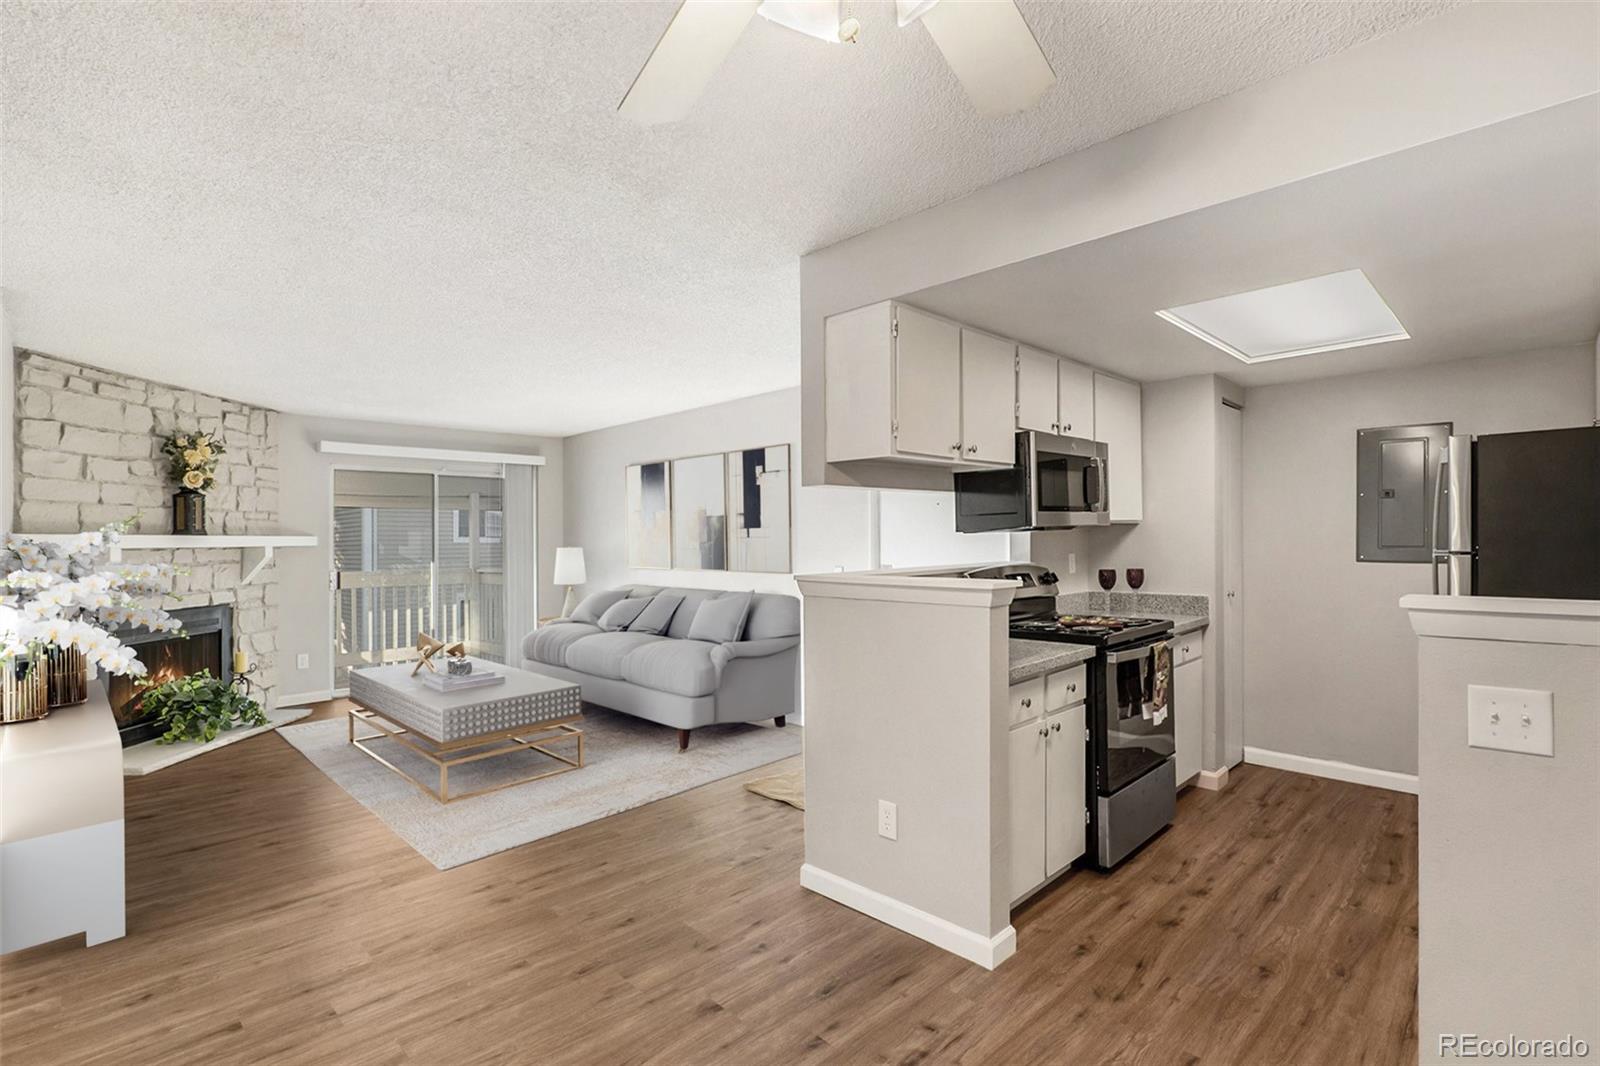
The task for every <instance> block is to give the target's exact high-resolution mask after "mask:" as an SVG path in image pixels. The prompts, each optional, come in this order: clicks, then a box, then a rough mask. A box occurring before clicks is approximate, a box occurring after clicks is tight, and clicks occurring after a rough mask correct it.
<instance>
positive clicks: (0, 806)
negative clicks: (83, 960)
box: [0, 684, 125, 953]
mask: <svg viewBox="0 0 1600 1066" xmlns="http://www.w3.org/2000/svg"><path fill="white" fill-rule="evenodd" d="M89 689H90V693H91V695H90V698H89V702H87V703H84V704H80V705H78V706H76V707H63V708H61V709H60V710H57V711H54V712H52V713H51V715H50V716H49V717H48V718H44V719H41V720H40V721H37V722H17V723H13V724H10V725H4V726H0V953H4V952H9V951H16V950H19V949H21V948H26V947H32V946H33V945H35V944H43V943H45V942H47V941H51V940H59V939H61V938H62V937H67V936H72V935H74V934H76V933H83V934H85V938H86V940H87V942H88V943H89V945H91V946H92V945H95V944H99V943H103V942H104V941H107V940H115V939H116V938H117V937H120V936H122V935H123V932H124V929H125V908H124V891H125V889H124V882H123V816H122V744H121V741H120V740H119V738H118V736H117V724H116V719H115V717H113V715H112V713H111V704H110V703H109V702H108V701H107V700H106V696H105V691H104V689H103V688H102V687H101V686H100V685H97V684H91V685H90V686H89Z"/></svg>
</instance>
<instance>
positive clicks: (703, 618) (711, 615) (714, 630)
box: [689, 592, 755, 644]
mask: <svg viewBox="0 0 1600 1066" xmlns="http://www.w3.org/2000/svg"><path fill="white" fill-rule="evenodd" d="M754 598H755V593H753V592H730V593H728V594H727V595H725V596H718V597H717V598H716V599H714V600H707V601H706V602H704V603H702V604H701V605H700V609H699V610H698V611H696V612H695V613H694V624H693V625H691V626H690V627H689V639H690V640H709V641H710V642H711V643H713V644H725V643H727V642H729V641H734V640H738V639H739V635H740V634H741V633H743V632H744V620H745V618H747V617H748V616H749V614H750V601H751V600H752V599H754Z"/></svg>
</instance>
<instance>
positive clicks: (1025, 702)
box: [1022, 696, 1033, 707]
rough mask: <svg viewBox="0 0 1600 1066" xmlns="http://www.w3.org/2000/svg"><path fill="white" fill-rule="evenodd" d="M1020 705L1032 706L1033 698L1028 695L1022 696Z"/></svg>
mask: <svg viewBox="0 0 1600 1066" xmlns="http://www.w3.org/2000/svg"><path fill="white" fill-rule="evenodd" d="M1022 706H1023V707H1032V706H1033V699H1032V698H1031V697H1028V696H1024V697H1022Z"/></svg>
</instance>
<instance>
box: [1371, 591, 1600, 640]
mask: <svg viewBox="0 0 1600 1066" xmlns="http://www.w3.org/2000/svg"><path fill="white" fill-rule="evenodd" d="M1400 606H1401V607H1402V608H1403V609H1404V610H1405V611H1407V612H1408V613H1409V614H1410V616H1411V629H1412V631H1413V632H1415V633H1416V634H1417V636H1419V637H1453V638H1456V639H1461V640H1502V641H1511V642H1514V643H1520V644H1572V645H1577V646H1579V647H1587V648H1593V647H1600V600H1546V599H1524V598H1520V597H1514V596H1428V595H1423V594H1420V593H1414V594H1412V595H1410V596H1402V597H1401V598H1400Z"/></svg>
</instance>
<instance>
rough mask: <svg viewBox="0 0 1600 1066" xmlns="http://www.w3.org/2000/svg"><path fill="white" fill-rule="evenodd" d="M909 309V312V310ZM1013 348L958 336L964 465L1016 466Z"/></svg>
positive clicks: (966, 333)
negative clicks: (992, 464) (976, 463)
mask: <svg viewBox="0 0 1600 1066" xmlns="http://www.w3.org/2000/svg"><path fill="white" fill-rule="evenodd" d="M908 310H909V309H908ZM1016 363H1017V346H1016V345H1015V344H1013V343H1012V342H1011V341H1008V340H1003V339H1001V338H999V337H992V336H990V335H989V334H987V333H979V332H978V331H977V330H975V329H963V330H962V331H961V449H962V456H961V457H962V459H964V460H965V461H967V462H980V463H994V464H996V465H1000V466H1010V465H1011V464H1012V463H1014V462H1015V461H1016V455H1017V449H1016V437H1015V433H1014V430H1013V427H1012V415H1011V412H1012V409H1013V408H1014V407H1015V406H1016V402H1017V381H1016Z"/></svg>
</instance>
